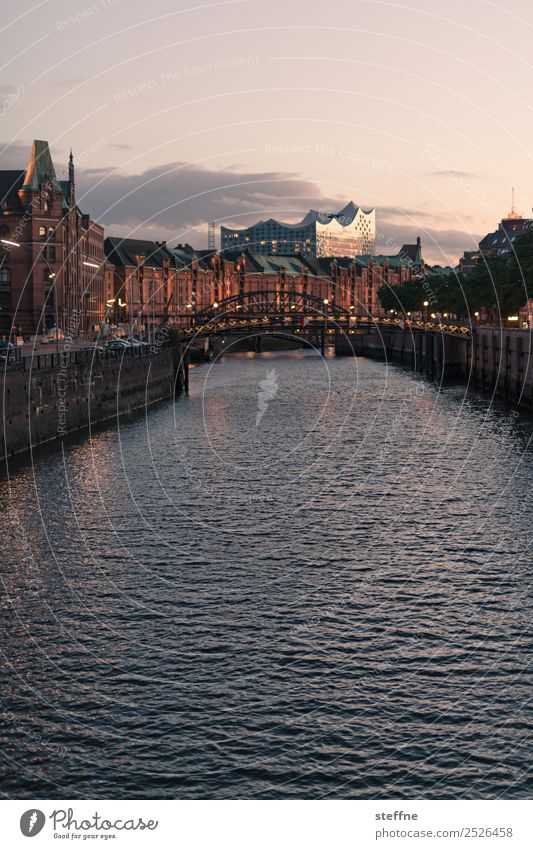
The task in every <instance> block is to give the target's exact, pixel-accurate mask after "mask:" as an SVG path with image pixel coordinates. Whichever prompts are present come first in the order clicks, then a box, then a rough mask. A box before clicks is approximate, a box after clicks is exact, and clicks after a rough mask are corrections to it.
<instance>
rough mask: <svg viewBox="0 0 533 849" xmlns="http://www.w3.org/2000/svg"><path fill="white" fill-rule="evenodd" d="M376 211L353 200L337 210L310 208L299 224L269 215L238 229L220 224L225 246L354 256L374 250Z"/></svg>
mask: <svg viewBox="0 0 533 849" xmlns="http://www.w3.org/2000/svg"><path fill="white" fill-rule="evenodd" d="M375 240H376V211H375V209H369V210H364V209H362V208H361V207H359V206H356V205H355V204H354V203H352V202H351V201H350V203H349V204H347V205H346V206H345V207H344V209H341V211H340V212H336V213H327V212H317V211H316V210H314V209H311V210H310V211H309V212H308V213H307V215H306V216H305V218H303V219H302V221H300V222H298V223H297V224H285V223H283V222H281V221H276V220H275V219H274V218H269V219H268V220H266V221H259V222H258V223H257V224H253V225H252V226H251V227H247V228H245V229H243V230H237V229H234V228H230V227H221V228H220V243H221V247H222V250H223V251H224V250H243V249H244V250H250V251H252V252H253V253H257V254H268V255H273V254H292V253H295V254H303V255H304V256H312V257H322V256H345V257H355V256H359V255H361V254H371V253H373V252H374V245H375Z"/></svg>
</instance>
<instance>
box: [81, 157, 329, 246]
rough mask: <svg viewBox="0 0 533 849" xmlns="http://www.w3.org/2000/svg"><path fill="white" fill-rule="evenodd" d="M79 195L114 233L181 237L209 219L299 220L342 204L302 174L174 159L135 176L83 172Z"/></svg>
mask: <svg viewBox="0 0 533 849" xmlns="http://www.w3.org/2000/svg"><path fill="white" fill-rule="evenodd" d="M77 186H78V199H79V202H80V205H81V206H82V207H83V208H84V209H88V210H90V211H91V214H93V215H95V216H97V217H98V219H99V220H100V221H101V223H103V224H104V225H105V226H106V228H107V229H113V231H114V232H123V233H126V232H135V233H136V234H137V235H139V236H140V235H142V234H143V233H145V234H146V233H148V234H150V236H151V235H152V234H154V233H161V234H162V236H161V237H162V238H165V237H167V238H170V239H172V238H178V237H181V238H183V236H184V234H186V233H189V232H191V231H194V230H195V229H197V228H201V229H203V228H204V227H205V226H206V224H207V222H208V221H212V220H215V221H217V222H218V223H222V222H224V223H229V224H232V225H236V226H240V227H243V226H246V225H248V224H251V223H252V222H254V221H256V220H257V219H258V218H265V217H267V218H268V217H270V216H275V217H278V218H281V219H287V220H289V221H294V220H298V219H299V218H301V217H302V216H303V215H304V214H305V213H306V212H307V210H308V209H309V207H311V206H315V207H316V206H318V207H319V208H321V209H322V208H324V207H325V208H332V209H336V208H337V207H339V201H338V199H332V198H325V197H324V196H323V195H322V194H321V192H320V190H319V189H318V188H317V186H316V185H315V184H314V183H313V182H311V181H309V180H305V179H303V178H302V177H301V176H299V175H298V174H293V173H286V172H276V171H264V172H243V171H229V170H227V169H225V170H224V171H218V170H217V171H215V170H210V169H207V168H204V167H202V166H200V165H191V164H188V163H183V162H176V163H172V164H170V165H165V166H157V167H154V168H150V169H148V170H147V171H144V172H143V173H141V174H137V175H126V174H122V173H119V172H114V171H113V170H111V169H90V170H85V171H83V170H79V172H78V177H77Z"/></svg>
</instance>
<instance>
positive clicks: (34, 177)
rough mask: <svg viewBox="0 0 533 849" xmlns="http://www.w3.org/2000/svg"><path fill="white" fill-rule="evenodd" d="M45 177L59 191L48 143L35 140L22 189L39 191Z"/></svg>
mask: <svg viewBox="0 0 533 849" xmlns="http://www.w3.org/2000/svg"><path fill="white" fill-rule="evenodd" d="M45 177H48V178H49V179H50V180H51V181H52V183H53V185H54V187H55V188H56V189H59V184H58V182H57V178H56V172H55V168H54V163H53V162H52V156H51V154H50V148H49V147H48V142H47V141H40V140H38V139H36V140H35V141H34V142H33V145H32V148H31V156H30V163H29V165H28V170H27V171H26V176H25V178H24V188H25V189H35V190H38V189H40V187H41V185H42V183H43V181H44V178H45Z"/></svg>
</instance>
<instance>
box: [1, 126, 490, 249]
mask: <svg viewBox="0 0 533 849" xmlns="http://www.w3.org/2000/svg"><path fill="white" fill-rule="evenodd" d="M29 152H30V146H29V145H27V144H24V143H22V142H14V143H13V144H11V145H9V146H8V148H7V150H6V152H5V153H4V154H3V155H2V157H1V166H2V167H3V168H21V169H22V168H24V167H25V166H26V163H27V162H28V157H29ZM59 164H60V163H58V162H57V161H56V167H58V166H59ZM76 185H77V198H78V203H79V205H80V207H81V208H82V209H83V210H84V211H85V212H88V213H90V214H91V216H92V217H94V218H96V219H97V220H98V221H99V222H100V223H102V224H103V225H104V226H105V228H106V233H107V234H108V235H124V236H126V235H128V234H131V235H136V236H138V237H140V238H143V237H144V238H147V239H166V240H167V241H170V242H172V241H173V240H174V241H175V242H180V241H181V242H183V241H190V242H191V243H192V244H193V245H195V246H196V247H202V245H203V244H204V243H206V240H207V222H208V221H216V222H217V225H220V224H221V223H224V224H228V225H230V226H237V227H245V226H247V225H249V224H252V223H253V222H255V221H257V220H258V219H260V218H269V217H274V218H278V219H281V220H282V221H287V222H294V221H298V220H300V219H301V218H302V217H303V215H305V213H306V212H307V211H308V210H309V209H310V208H311V207H313V208H315V209H327V210H338V209H341V208H342V207H343V206H344V205H345V203H346V202H347V201H348V200H349V199H350V198H339V197H327V196H325V195H323V194H322V192H321V190H320V189H319V188H318V187H317V185H316V184H315V183H313V182H312V181H311V180H307V179H305V178H303V177H302V176H301V175H300V174H298V173H294V172H284V171H257V172H255V171H245V170H239V171H238V170H236V169H229V168H227V167H225V168H221V169H219V170H211V169H208V168H205V167H203V166H201V165H196V164H190V163H183V162H175V163H170V164H167V165H160V166H157V167H154V168H149V169H148V170H146V171H144V172H142V173H141V174H135V175H131V174H130V175H128V174H123V173H121V172H119V171H117V170H116V168H114V167H113V166H101V167H94V168H83V167H78V168H77V169H76ZM353 200H354V201H355V202H357V200H358V199H357V198H353ZM377 222H378V223H377V228H378V239H377V244H376V252H381V253H390V254H392V253H394V252H395V251H398V250H399V248H400V247H401V245H403V244H404V243H412V242H415V241H416V237H417V236H421V238H422V245H423V250H424V256H425V258H426V259H428V260H430V261H431V262H435V263H439V264H450V263H452V264H454V263H455V262H456V261H457V259H458V258H459V257H460V256H461V255H462V253H463V251H464V250H471V249H472V248H474V247H475V246H476V245H477V242H478V241H479V238H480V237H479V235H478V234H469V233H466V232H463V231H460V230H457V229H454V228H453V226H450V221H449V219H441V220H440V221H439V219H438V217H436V216H435V215H434V214H432V213H431V212H427V211H425V210H417V209H406V208H403V209H402V208H396V207H392V206H383V207H380V208H378V209H377Z"/></svg>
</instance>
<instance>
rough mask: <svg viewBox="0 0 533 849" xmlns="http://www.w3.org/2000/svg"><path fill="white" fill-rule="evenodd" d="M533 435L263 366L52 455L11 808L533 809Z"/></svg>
mask: <svg viewBox="0 0 533 849" xmlns="http://www.w3.org/2000/svg"><path fill="white" fill-rule="evenodd" d="M272 369H275V372H276V377H275V382H276V384H277V390H276V391H275V392H274V391H273V389H272V391H270V392H269V394H270V395H272V397H271V398H269V400H268V403H267V407H266V411H265V412H264V415H263V416H262V418H261V420H260V423H259V424H257V423H256V422H257V410H258V393H259V392H260V391H261V389H260V384H261V382H262V381H265V380H266V379H267V375H268V372H269V371H271V370H272ZM271 386H272V384H271ZM532 432H533V428H532V425H531V421H530V420H529V419H528V418H526V417H520V418H516V417H515V416H514V415H513V414H512V412H511V411H510V410H508V409H505V408H503V407H502V406H500V407H495V406H494V405H492V406H490V405H489V404H487V401H486V400H485V399H482V398H479V397H475V396H467V397H464V394H463V392H462V390H461V389H460V388H446V389H445V390H443V391H439V390H438V388H437V387H435V386H433V385H430V384H427V383H425V382H424V381H422V380H420V379H418V378H416V377H414V376H413V375H411V374H408V373H404V372H402V371H400V370H398V369H395V368H391V369H387V368H386V367H385V366H383V365H382V364H381V363H374V362H371V361H365V360H334V359H328V360H326V361H323V360H321V358H320V357H317V356H314V355H309V354H302V353H301V352H291V353H286V354H283V353H276V354H270V355H268V356H267V355H253V356H252V357H250V356H249V355H248V354H244V355H236V356H234V357H231V358H230V357H227V358H226V359H225V360H224V362H223V363H222V364H217V365H214V366H212V367H205V368H202V369H197V370H195V371H194V372H193V375H192V385H191V395H190V397H188V398H182V399H180V401H178V403H176V404H168V405H165V406H164V407H161V408H159V409H157V410H154V411H151V412H150V413H149V414H148V415H147V417H146V418H145V419H140V420H137V421H133V422H128V423H125V424H123V426H121V428H120V430H119V431H114V430H105V431H101V432H98V433H95V434H93V435H92V437H91V439H90V440H85V441H82V442H78V443H74V444H71V445H67V446H66V447H65V451H64V453H60V452H56V453H50V452H47V453H45V454H44V455H40V456H39V458H38V459H37V460H36V462H35V463H34V465H33V467H26V468H22V469H20V470H19V471H17V472H16V473H15V474H14V475H13V476H11V477H10V479H9V480H8V481H5V482H4V483H3V484H2V485H1V487H0V504H1V507H2V512H3V519H4V521H3V527H4V534H3V537H2V539H1V540H0V555H1V562H2V578H3V597H2V629H3V640H2V646H3V658H4V663H3V672H2V678H3V688H2V705H1V707H2V710H3V712H4V721H3V723H2V725H3V732H2V749H3V752H4V766H3V771H4V778H3V787H4V792H5V793H7V794H10V795H14V796H26V797H28V798H29V797H32V796H33V797H35V796H37V797H39V796H41V797H50V796H52V795H54V794H55V795H56V796H57V795H58V794H61V795H60V797H63V798H66V797H71V798H72V797H78V796H79V797H88V796H91V797H92V798H95V797H96V798H99V797H100V798H105V797H106V796H115V797H116V796H117V795H122V796H123V797H127V796H131V797H154V798H166V797H211V798H213V797H216V798H226V797H227V798H235V797H237V798H241V797H244V798H252V797H257V796H258V797H269V798H283V797H290V796H295V797H299V798H302V797H304V798H305V797H307V798H318V797H323V796H324V797H328V796H332V797H367V798H369V797H386V798H399V797H402V796H403V797H428V798H447V797H455V796H461V795H465V796H467V797H473V798H483V797H495V796H498V795H502V796H505V797H510V798H519V797H525V796H526V795H527V793H528V790H527V765H528V764H529V763H530V762H531V752H530V751H528V749H527V739H526V725H527V720H528V716H527V713H526V705H527V698H528V687H527V685H528V680H527V672H526V670H527V668H528V666H527V662H528V660H529V659H530V650H531V646H530V643H528V642H527V634H528V623H529V622H530V607H528V595H527V594H528V587H529V586H530V579H531V566H530V557H529V545H530V535H531V533H530V528H531V511H532V507H533V505H532V499H531V495H530V485H529V480H530V476H531V473H532V467H531V466H532V458H531V453H530V438H531V434H532ZM37 738H39V739H37Z"/></svg>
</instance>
